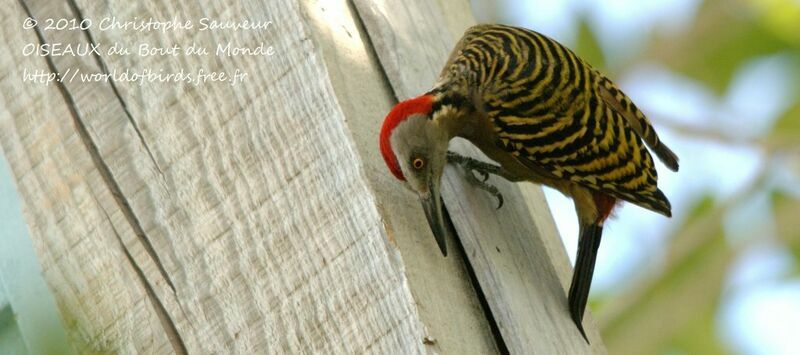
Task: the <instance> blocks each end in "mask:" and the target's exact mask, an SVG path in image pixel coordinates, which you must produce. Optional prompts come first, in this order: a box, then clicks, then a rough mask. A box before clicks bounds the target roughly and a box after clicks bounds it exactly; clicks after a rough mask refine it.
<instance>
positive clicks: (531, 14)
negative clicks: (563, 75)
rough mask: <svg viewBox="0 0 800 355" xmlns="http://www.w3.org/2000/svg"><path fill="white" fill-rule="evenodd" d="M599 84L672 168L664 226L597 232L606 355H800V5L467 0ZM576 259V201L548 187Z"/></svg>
mask: <svg viewBox="0 0 800 355" xmlns="http://www.w3.org/2000/svg"><path fill="white" fill-rule="evenodd" d="M472 5H473V9H474V13H475V17H476V18H477V20H478V21H479V22H499V23H506V24H512V25H518V26H523V27H527V28H530V29H533V30H536V31H538V32H541V33H543V34H546V35H548V36H550V37H552V38H555V39H556V40H558V41H560V42H561V43H563V44H565V45H567V46H568V47H570V48H572V49H573V50H575V51H576V52H577V53H578V54H579V55H580V56H582V57H583V58H584V59H586V60H588V62H589V63H591V64H592V65H593V66H594V67H596V68H598V69H600V70H601V71H602V72H604V73H606V75H608V76H609V77H610V78H612V80H614V81H615V82H616V83H617V84H618V85H620V86H621V87H622V89H623V90H624V91H625V92H626V93H627V94H628V95H629V96H630V97H631V98H633V100H634V102H636V104H637V105H638V106H639V107H640V108H641V109H642V110H643V111H644V112H645V113H646V114H647V115H648V116H649V118H650V119H651V120H652V121H653V122H654V125H655V126H656V128H657V130H658V132H659V135H660V136H661V137H662V138H663V141H664V142H666V144H667V145H668V146H669V147H671V148H672V149H673V150H674V151H675V152H676V153H677V154H678V155H679V156H680V158H681V168H680V172H678V173H673V172H671V171H669V170H668V169H666V167H664V166H663V165H659V166H658V171H659V173H660V176H659V186H661V188H662V190H664V192H665V193H666V195H667V196H668V197H669V199H670V200H671V201H672V206H673V213H674V217H673V218H672V219H667V218H664V217H661V216H660V215H657V214H655V213H652V212H649V211H646V210H644V209H641V208H637V207H635V206H631V205H623V207H622V208H620V209H618V210H617V213H616V217H615V218H614V219H613V220H612V221H610V222H609V223H608V224H606V227H605V229H604V231H605V233H604V240H603V244H602V246H601V248H600V254H599V257H598V263H597V269H596V270H595V279H594V280H595V281H594V284H593V288H592V295H591V308H592V311H593V314H594V318H595V320H596V322H597V323H598V325H599V326H600V329H601V331H602V333H603V338H604V340H605V343H606V346H607V347H608V350H609V353H611V354H720V353H734V354H800V330H798V329H800V326H798V325H800V263H798V261H800V1H798V0H762V1H758V0H705V1H700V0H656V1H652V0H651V1H636V0H611V1H581V0H561V1H556V0H551V1H525V0H501V1H496V0H472ZM546 193H547V198H548V202H549V203H550V206H551V210H552V211H553V213H554V216H555V219H556V223H557V225H558V228H559V231H560V232H561V236H562V238H563V239H564V244H565V246H566V247H567V251H568V253H569V254H570V258H571V260H572V261H573V262H574V260H575V251H576V246H577V235H578V230H577V221H576V220H575V214H574V210H573V206H572V202H571V201H569V200H567V199H566V198H565V197H563V196H561V195H560V194H559V193H558V192H555V191H553V190H548V191H546Z"/></svg>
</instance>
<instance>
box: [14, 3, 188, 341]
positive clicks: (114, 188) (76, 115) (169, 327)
mask: <svg viewBox="0 0 800 355" xmlns="http://www.w3.org/2000/svg"><path fill="white" fill-rule="evenodd" d="M19 4H20V5H21V6H22V8H23V9H24V11H25V13H26V14H27V15H28V16H29V17H30V18H35V17H34V16H33V13H32V11H31V10H30V8H29V7H28V4H27V3H26V2H25V0H19ZM34 32H35V33H36V36H37V38H38V40H39V43H40V44H41V45H44V44H46V43H47V41H46V39H45V37H44V34H43V33H42V31H41V29H40V28H39V27H38V26H35V27H34ZM45 62H46V63H47V67H48V68H49V70H50V71H51V72H52V73H53V74H54V75H55V76H56V80H55V81H54V82H55V84H56V87H57V88H58V90H59V92H60V94H61V96H62V98H63V99H64V101H65V104H66V106H67V109H68V110H69V112H70V115H71V116H72V121H73V123H74V125H75V129H76V132H77V133H78V135H79V137H80V139H81V141H82V142H83V144H84V146H85V147H86V149H87V151H88V152H89V155H90V156H91V158H92V162H93V163H94V166H95V168H96V169H97V171H98V172H99V173H100V175H101V177H102V178H103V181H104V182H105V185H106V187H107V188H108V189H109V192H111V195H112V196H114V201H115V202H116V203H117V206H118V207H119V208H120V210H121V212H122V214H123V215H124V216H125V218H126V220H127V221H128V224H129V225H130V226H131V229H132V230H133V232H134V234H135V235H136V237H137V239H138V240H139V241H140V242H141V243H142V245H143V246H144V249H145V251H146V252H147V254H148V255H149V256H150V258H151V259H152V260H153V262H154V263H155V265H156V267H157V268H158V270H159V272H160V273H161V276H162V277H163V278H164V280H165V281H166V282H167V284H168V285H169V287H170V289H172V292H173V294H174V293H176V292H175V286H174V284H173V283H172V280H171V279H170V277H169V274H168V273H167V271H166V269H165V268H164V265H163V263H162V262H161V259H160V258H159V257H158V254H157V253H156V251H155V248H154V247H153V245H152V243H151V242H150V240H149V238H148V237H147V235H146V234H145V232H144V229H143V228H142V225H141V222H140V221H139V219H138V217H137V216H136V214H135V213H134V212H133V209H132V208H131V206H130V203H129V202H128V200H127V199H126V198H125V196H124V195H123V193H122V190H121V189H120V187H119V184H118V183H117V181H116V179H115V178H114V176H113V174H112V173H111V169H110V168H109V167H108V165H107V164H106V163H105V161H104V160H103V157H102V156H101V154H100V151H99V149H98V147H97V144H96V143H95V142H94V141H93V140H92V137H91V135H90V134H89V131H88V129H87V127H86V125H85V124H84V122H83V120H82V119H81V115H80V112H79V111H78V107H77V104H76V102H75V99H74V98H73V96H72V94H71V93H70V92H69V90H68V89H67V87H66V85H64V83H63V82H62V81H61V76H60V74H59V72H58V69H57V68H56V65H55V62H54V61H53V58H52V56H51V55H48V56H46V57H45ZM115 92H116V90H115ZM120 99H121V98H120ZM126 112H127V111H126ZM115 232H116V231H115ZM125 253H126V254H127V255H128V257H129V258H130V260H131V263H132V264H133V265H134V267H135V269H136V270H137V273H141V272H142V271H141V268H140V267H139V265H138V264H137V263H136V262H135V261H134V260H133V258H132V257H131V256H130V254H129V253H128V250H127V249H125ZM140 277H141V278H142V280H143V283H144V284H145V289H147V290H148V296H149V297H150V298H151V299H152V300H151V301H152V302H154V303H158V305H160V309H159V310H158V311H159V312H162V311H163V312H164V313H163V314H159V317H161V316H164V317H166V318H167V320H168V321H167V322H166V323H165V325H166V328H165V331H167V333H170V332H172V333H175V335H177V328H175V325H174V322H173V321H172V319H171V318H169V314H168V313H166V309H165V308H164V307H163V305H162V304H161V302H160V300H158V298H157V297H156V295H155V292H154V290H153V287H152V285H151V284H150V283H149V281H148V280H147V279H146V278H145V276H144V274H143V273H142V274H141V275H140ZM170 339H172V336H170ZM177 339H178V340H180V336H179V335H177ZM173 345H174V346H176V347H177V348H176V349H175V351H176V352H180V350H181V349H183V353H186V351H185V350H186V349H185V345H184V344H183V342H182V340H181V341H180V342H179V343H178V344H173Z"/></svg>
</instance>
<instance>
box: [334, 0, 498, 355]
mask: <svg viewBox="0 0 800 355" xmlns="http://www.w3.org/2000/svg"><path fill="white" fill-rule="evenodd" d="M347 4H348V6H350V8H351V11H352V12H353V13H354V14H356V16H353V17H354V18H355V21H357V22H358V23H357V25H358V26H359V27H361V28H363V29H364V34H365V37H366V41H365V44H364V46H365V47H366V48H367V51H368V54H369V55H370V56H372V57H374V58H379V57H378V52H377V50H376V49H375V46H374V44H373V43H372V37H371V35H370V32H369V30H368V29H367V27H366V25H365V24H364V21H363V20H362V19H361V13H360V12H359V11H358V6H356V5H355V4H354V3H353V1H352V0H347ZM377 63H378V68H379V70H378V72H379V73H380V75H381V79H382V80H383V82H384V84H385V86H386V87H387V88H388V89H389V90H390V91H391V92H392V95H393V96H394V98H395V100H398V101H399V100H400V98H399V97H398V96H397V92H396V91H395V89H394V87H393V86H392V85H391V81H390V80H389V76H388V74H387V73H386V68H384V66H383V63H382V62H381V61H380V60H377ZM442 209H443V211H442V214H443V215H444V218H445V221H446V223H447V225H448V228H450V233H451V234H452V235H453V239H455V244H456V247H457V248H459V249H460V250H461V256H462V261H463V263H464V265H465V268H466V270H467V274H468V275H469V281H470V284H471V285H472V287H473V289H474V290H475V297H476V298H477V299H478V301H479V302H480V305H481V310H482V311H483V313H484V316H485V317H486V321H487V323H489V328H490V329H491V331H492V339H494V342H495V344H496V345H497V349H498V351H499V352H500V353H501V354H508V353H509V349H508V345H506V341H505V339H503V335H502V333H501V332H500V325H499V324H498V322H497V320H496V319H495V316H494V314H493V313H492V309H491V307H489V301H488V299H487V298H486V295H485V294H484V293H483V289H481V285H480V283H479V282H478V278H477V276H476V275H475V270H474V269H473V266H472V264H471V263H470V261H469V258H468V257H467V253H466V250H465V249H464V245H463V244H462V243H461V239H460V238H459V236H458V232H456V229H455V226H453V221H452V220H451V218H450V213H449V212H448V211H447V206H444V203H442Z"/></svg>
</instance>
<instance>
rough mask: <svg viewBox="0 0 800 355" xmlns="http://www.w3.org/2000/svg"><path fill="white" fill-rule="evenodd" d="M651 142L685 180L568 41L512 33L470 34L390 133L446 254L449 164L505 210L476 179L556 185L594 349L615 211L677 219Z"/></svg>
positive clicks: (400, 174) (394, 116) (389, 125)
mask: <svg viewBox="0 0 800 355" xmlns="http://www.w3.org/2000/svg"><path fill="white" fill-rule="evenodd" d="M453 137H463V138H465V139H467V140H469V141H470V142H472V143H473V144H474V145H475V146H477V147H478V148H479V149H480V150H481V151H483V153H485V154H486V156H488V157H489V158H490V159H492V160H494V161H495V162H497V163H498V164H499V165H495V164H491V163H485V162H481V161H478V160H475V159H472V158H468V157H464V156H460V155H457V154H455V153H452V152H448V150H447V149H448V143H449V141H450V139H452V138H453ZM645 144H646V145H647V146H648V147H650V149H651V150H652V151H653V152H654V153H655V154H656V155H657V156H658V157H659V158H660V159H661V161H662V162H664V164H665V165H666V166H667V167H668V168H670V169H671V170H673V171H677V170H678V158H677V156H676V155H675V154H674V153H673V152H672V151H671V150H670V149H669V148H667V147H666V146H665V145H663V144H662V143H661V142H660V141H659V139H658V135H656V132H655V130H654V129H653V127H652V126H651V125H650V122H649V120H648V119H647V118H646V117H645V115H644V114H643V113H642V112H641V111H640V110H639V109H638V108H636V106H635V105H634V104H633V102H631V100H630V99H629V98H628V97H627V96H626V95H625V94H624V93H623V92H622V91H621V90H620V89H619V88H617V86H616V85H615V84H614V83H612V82H611V81H610V80H609V79H608V78H606V77H605V76H604V75H603V74H601V73H600V72H598V71H597V70H594V69H593V68H592V67H591V66H590V65H589V64H587V63H586V62H584V61H583V60H582V59H581V58H579V57H578V56H576V55H575V54H574V53H573V52H572V51H570V50H569V49H567V48H566V47H564V46H562V45H561V44H559V43H558V42H556V41H554V40H552V39H550V38H548V37H546V36H544V35H542V34H539V33H536V32H534V31H530V30H527V29H523V28H517V27H511V26H503V25H478V26H474V27H471V28H469V29H468V30H467V31H466V33H465V34H464V36H463V38H462V39H461V40H460V41H459V42H458V44H457V45H456V47H455V49H454V50H453V52H452V54H451V55H450V58H449V60H448V62H447V64H446V65H445V67H444V70H443V71H442V73H441V75H440V77H439V80H438V82H437V83H436V84H435V86H434V88H433V89H432V90H430V91H429V92H427V93H425V94H423V95H421V96H418V97H416V98H412V99H409V100H406V101H403V102H400V103H399V104H397V106H395V107H394V108H393V109H392V110H391V112H389V114H388V116H387V117H386V119H385V121H384V123H383V127H382V129H381V133H380V149H381V153H382V155H383V157H384V159H385V160H386V164H387V165H388V167H389V170H390V171H391V172H392V173H393V174H394V175H395V176H396V177H397V178H398V179H400V180H403V181H405V183H406V184H407V185H408V186H409V187H410V188H411V189H412V190H414V191H415V192H416V193H417V194H418V195H419V197H420V199H421V201H422V204H423V208H424V211H425V215H426V216H427V218H428V222H429V224H430V226H431V229H432V231H433V234H434V236H435V238H436V241H437V243H438V244H439V247H440V249H441V251H442V253H443V254H444V255H447V249H446V246H445V234H446V233H447V228H446V227H445V225H444V218H443V215H442V202H441V198H440V196H439V186H440V182H441V177H442V172H443V170H444V167H445V165H446V164H447V163H448V162H451V163H457V164H460V165H462V166H464V167H465V168H466V169H467V170H468V173H467V177H468V178H470V180H471V181H472V182H473V183H476V184H477V185H478V186H479V187H481V188H483V189H485V190H487V191H490V192H492V193H494V194H495V195H497V196H498V198H500V205H502V196H501V195H500V194H499V192H497V190H496V188H494V187H493V186H491V185H489V184H487V183H485V179H484V180H483V181H481V180H478V179H477V178H476V177H475V175H473V172H478V173H482V174H483V175H484V176H486V177H488V174H493V175H498V176H501V177H503V178H505V179H507V180H509V181H531V182H534V183H538V184H543V185H547V186H550V187H552V188H555V189H556V190H558V191H561V192H562V193H564V194H565V195H567V196H570V197H571V198H572V199H573V201H574V203H575V210H576V211H577V215H578V221H579V224H580V237H579V242H578V255H577V260H576V263H575V271H574V274H573V278H572V283H571V285H570V290H569V295H568V303H569V312H570V315H571V317H572V320H573V321H574V322H575V324H576V325H577V327H578V330H579V331H580V333H581V335H582V336H583V337H584V339H586V334H585V332H584V329H583V325H582V319H583V313H584V309H585V308H586V300H587V297H588V295H589V288H590V285H591V281H592V274H593V272H594V264H595V258H596V255H597V249H598V247H599V246H600V237H601V234H602V228H603V223H604V222H605V220H606V219H607V218H608V216H609V214H610V213H611V211H612V209H614V207H615V206H616V205H617V204H618V202H619V201H628V202H631V203H634V204H636V205H638V206H641V207H644V208H647V209H650V210H653V211H655V212H658V213H661V214H663V215H665V216H667V217H669V216H671V208H670V203H669V201H668V200H667V198H666V197H665V196H664V194H663V193H662V192H661V190H659V189H658V187H657V183H656V181H657V175H656V170H655V167H654V163H653V158H652V157H651V156H650V154H649V153H648V151H647V149H645ZM587 342H588V339H587Z"/></svg>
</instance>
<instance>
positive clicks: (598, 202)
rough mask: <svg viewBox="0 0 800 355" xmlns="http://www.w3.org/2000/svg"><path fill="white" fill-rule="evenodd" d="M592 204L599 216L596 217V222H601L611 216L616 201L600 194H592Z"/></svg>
mask: <svg viewBox="0 0 800 355" xmlns="http://www.w3.org/2000/svg"><path fill="white" fill-rule="evenodd" d="M592 197H593V198H594V204H595V206H597V212H598V213H599V214H600V216H598V217H597V219H598V221H597V222H603V221H605V220H606V218H608V216H609V215H611V210H613V209H614V207H615V206H616V205H617V199H616V198H614V197H611V196H609V195H607V194H604V193H602V192H595V193H592Z"/></svg>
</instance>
